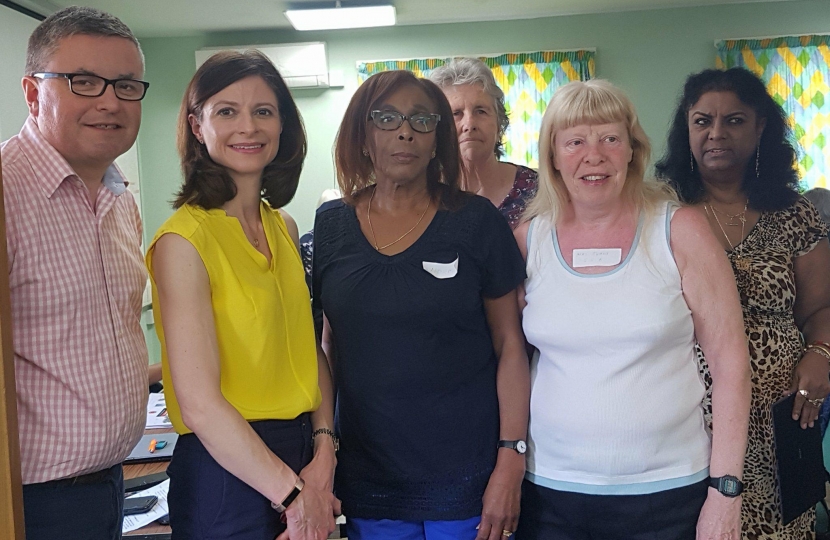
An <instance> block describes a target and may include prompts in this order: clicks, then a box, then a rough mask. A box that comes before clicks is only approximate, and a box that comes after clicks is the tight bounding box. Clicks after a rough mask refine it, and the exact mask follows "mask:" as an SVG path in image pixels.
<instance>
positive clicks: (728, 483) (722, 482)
mask: <svg viewBox="0 0 830 540" xmlns="http://www.w3.org/2000/svg"><path fill="white" fill-rule="evenodd" d="M709 487H713V488H715V489H717V490H718V491H719V492H720V493H721V495H723V496H724V497H737V496H738V495H740V494H741V493H742V492H743V490H744V483H743V482H741V481H740V480H738V479H737V478H736V477H734V476H729V475H726V476H720V477H718V478H709Z"/></svg>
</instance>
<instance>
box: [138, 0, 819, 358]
mask: <svg viewBox="0 0 830 540" xmlns="http://www.w3.org/2000/svg"><path fill="white" fill-rule="evenodd" d="M807 33H830V5H828V3H827V2H826V0H809V1H784V2H764V3H751V4H733V5H726V6H717V7H699V8H683V9H661V10H651V11H637V12H625V13H608V14H599V15H578V16H568V17H551V18H544V19H534V20H518V21H506V22H500V23H499V22H484V23H467V24H441V25H427V26H402V27H394V28H383V29H371V30H357V31H354V30H352V31H338V32H312V33H300V32H294V31H258V32H230V33H215V34H208V35H201V36H190V37H180V38H148V39H142V40H141V43H142V46H143V48H144V52H145V55H146V58H147V80H149V81H151V83H152V86H151V88H150V92H149V93H148V95H147V98H145V100H144V120H143V125H142V128H141V132H140V135H139V146H140V170H141V189H142V193H141V204H142V210H143V215H144V221H145V237H146V239H147V240H148V241H149V240H150V239H151V238H152V235H153V234H154V232H155V231H156V229H158V227H159V226H160V225H161V224H162V223H163V221H164V220H165V219H166V218H167V217H168V216H169V215H170V213H171V209H170V204H169V201H170V200H171V199H172V197H173V193H174V192H175V191H176V190H177V188H178V186H179V182H180V179H181V177H180V173H179V165H178V159H177V157H176V149H175V132H176V119H177V115H178V110H179V105H180V102H181V97H182V94H183V92H184V89H185V87H186V86H187V83H188V81H189V80H190V77H191V76H192V75H193V73H194V71H195V59H194V51H195V50H196V49H198V48H201V47H215V46H223V45H227V46H231V45H248V44H269V43H291V42H303V41H325V42H326V43H327V45H328V54H329V69H331V70H338V69H339V70H343V71H344V73H345V80H346V87H345V88H342V89H330V90H300V91H297V92H295V98H296V100H297V103H298V105H299V107H300V109H301V111H302V114H303V117H304V119H305V123H306V128H307V131H308V135H309V153H308V160H307V161H306V166H305V169H304V171H303V177H302V179H301V182H300V188H299V190H298V192H297V196H296V198H295V199H294V201H293V202H292V203H291V204H290V205H289V206H288V207H287V210H288V211H289V212H290V213H291V214H292V215H293V216H294V217H295V219H296V220H297V222H298V224H299V226H300V230H301V231H305V230H307V229H309V228H310V227H311V226H312V223H313V216H314V207H315V204H316V201H317V197H318V196H319V194H320V192H321V191H322V190H323V189H326V188H329V187H332V186H333V185H334V172H333V169H334V168H333V165H332V158H331V150H332V145H333V143H334V136H335V133H336V131H337V126H338V124H339V122H340V119H341V117H342V114H343V111H344V110H345V108H346V105H347V104H348V100H349V98H350V97H351V95H352V93H353V92H354V89H355V88H356V86H357V84H356V78H357V74H356V73H357V72H356V69H355V63H356V62H357V61H358V60H380V59H389V58H412V57H430V56H451V55H476V54H489V53H502V52H521V51H535V50H545V49H575V48H588V47H593V48H596V51H597V56H596V58H597V75H598V76H599V77H602V78H606V79H610V80H611V81H613V82H614V83H615V84H617V85H619V86H620V87H622V88H623V89H625V90H626V91H627V92H628V94H629V96H630V97H631V98H632V100H633V101H634V104H635V105H636V107H637V109H638V111H639V113H640V117H641V121H642V124H643V126H644V128H645V130H646V132H647V133H648V134H649V136H650V137H651V138H652V142H653V144H654V148H655V155H657V156H659V155H660V154H661V153H662V149H663V145H664V138H665V134H666V131H667V127H668V122H669V118H670V116H671V112H672V109H673V107H674V104H675V100H676V97H677V95H678V92H679V91H680V87H681V85H682V83H683V80H684V78H685V77H686V75H688V74H689V73H690V72H693V71H697V70H700V69H704V68H708V67H713V66H714V57H715V49H714V46H713V44H714V41H715V40H716V39H722V38H737V37H760V36H775V35H782V34H807ZM150 339H151V340H152V339H155V336H152V337H151V338H150ZM151 355H152V356H154V357H156V358H157V355H158V347H157V344H156V346H155V347H151Z"/></svg>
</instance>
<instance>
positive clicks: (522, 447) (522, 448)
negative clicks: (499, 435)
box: [498, 439, 527, 454]
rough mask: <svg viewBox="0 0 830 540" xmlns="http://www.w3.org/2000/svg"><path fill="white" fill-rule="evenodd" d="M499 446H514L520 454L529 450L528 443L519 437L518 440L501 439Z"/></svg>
mask: <svg viewBox="0 0 830 540" xmlns="http://www.w3.org/2000/svg"><path fill="white" fill-rule="evenodd" d="M498 447H499V448H512V449H513V450H515V451H516V452H518V453H519V454H524V453H525V452H527V443H526V442H524V441H523V440H521V439H519V440H518V441H499V446H498Z"/></svg>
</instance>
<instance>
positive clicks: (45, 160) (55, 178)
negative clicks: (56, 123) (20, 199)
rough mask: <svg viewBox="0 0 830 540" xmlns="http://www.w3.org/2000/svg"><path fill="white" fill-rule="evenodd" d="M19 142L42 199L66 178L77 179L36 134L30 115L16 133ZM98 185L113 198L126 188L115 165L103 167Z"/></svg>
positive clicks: (72, 171) (55, 152) (125, 183)
mask: <svg viewBox="0 0 830 540" xmlns="http://www.w3.org/2000/svg"><path fill="white" fill-rule="evenodd" d="M19 140H20V145H21V147H22V149H23V152H24V153H25V154H26V157H27V158H28V159H29V162H30V163H31V164H32V169H33V170H34V172H35V181H36V182H37V183H38V184H40V186H41V188H43V190H44V193H45V194H46V197H48V198H51V197H52V195H54V194H55V191H56V190H57V189H58V188H59V187H60V185H61V184H62V183H63V181H64V180H66V179H67V178H69V177H72V176H74V177H78V175H77V173H75V171H74V170H73V169H72V166H71V165H69V163H68V162H67V161H66V159H65V158H64V157H63V156H62V155H61V154H60V152H58V151H57V150H56V149H55V147H54V146H52V145H51V144H49V142H48V141H47V140H46V137H44V136H43V133H41V132H40V128H39V127H38V125H37V122H36V121H35V118H34V117H33V116H31V115H30V116H29V118H28V119H27V120H26V123H25V124H24V125H23V129H21V130H20V136H19ZM78 178H79V177H78ZM102 183H103V184H104V187H106V188H107V189H108V190H109V191H111V192H112V194H113V195H115V196H116V197H117V196H118V195H121V194H122V193H124V192H125V191H126V190H127V186H128V185H129V183H128V182H127V181H126V179H125V178H124V175H123V174H122V173H121V170H120V169H119V168H118V166H117V165H116V164H115V163H112V164H111V165H110V166H109V167H107V170H106V172H105V173H104V178H103V181H102Z"/></svg>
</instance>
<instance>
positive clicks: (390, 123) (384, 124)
mask: <svg viewBox="0 0 830 540" xmlns="http://www.w3.org/2000/svg"><path fill="white" fill-rule="evenodd" d="M369 119H370V120H372V122H373V123H374V124H375V126H377V128H378V129H382V130H383V131H395V130H396V129H398V128H399V127H401V126H402V125H403V121H404V120H406V121H408V122H409V125H410V126H412V129H414V130H415V131H417V132H418V133H429V132H431V131H435V128H436V127H438V122H439V121H440V120H441V115H440V114H435V113H415V114H411V115H409V116H406V115H405V114H401V113H399V112H398V111H372V112H370V113H369Z"/></svg>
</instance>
